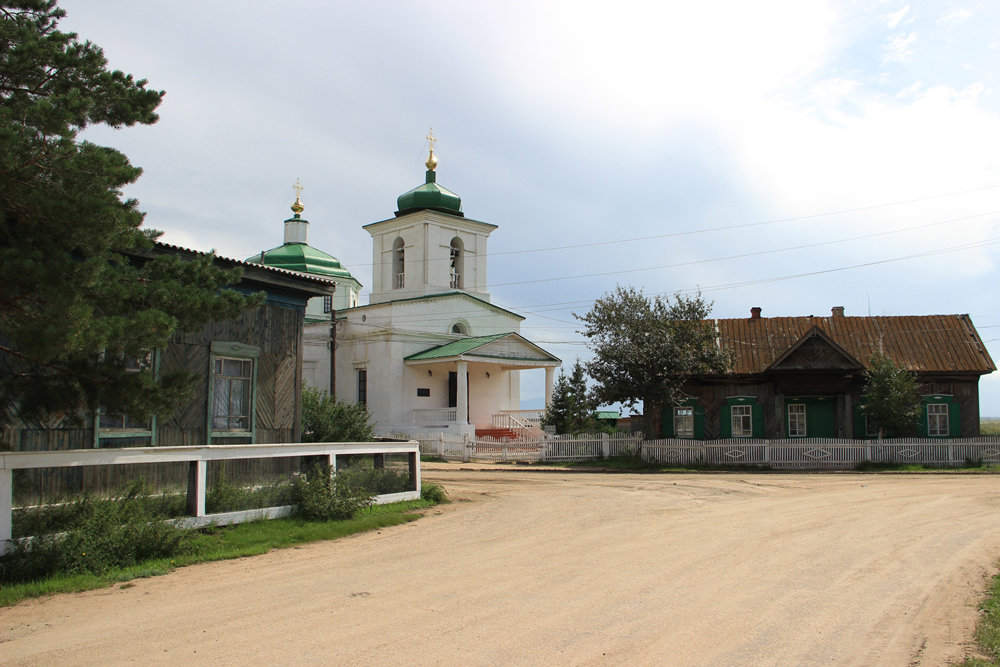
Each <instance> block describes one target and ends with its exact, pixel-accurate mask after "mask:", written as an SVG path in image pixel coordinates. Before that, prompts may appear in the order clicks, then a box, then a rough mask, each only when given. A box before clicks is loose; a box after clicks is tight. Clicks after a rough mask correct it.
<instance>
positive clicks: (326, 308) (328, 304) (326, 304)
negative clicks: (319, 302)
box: [323, 294, 333, 313]
mask: <svg viewBox="0 0 1000 667" xmlns="http://www.w3.org/2000/svg"><path fill="white" fill-rule="evenodd" d="M332 311H333V295H331V294H327V295H326V296H324V297H323V312H324V313H329V312H332Z"/></svg>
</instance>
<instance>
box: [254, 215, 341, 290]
mask: <svg viewBox="0 0 1000 667" xmlns="http://www.w3.org/2000/svg"><path fill="white" fill-rule="evenodd" d="M295 217H296V218H297V217H298V216H295ZM263 254H264V261H261V256H260V255H254V256H253V257H250V258H248V259H247V261H248V262H254V263H256V264H263V265H264V266H273V267H274V268H276V269H286V270H288V271H300V272H302V273H312V274H314V275H317V276H321V277H323V278H331V279H340V280H352V281H354V282H357V280H356V279H355V278H354V276H352V275H351V272H350V271H348V270H347V269H345V268H344V267H343V265H341V263H340V261H339V260H338V259H337V258H336V257H333V256H331V255H328V254H326V253H325V252H323V251H322V250H317V249H316V248H313V247H312V246H310V245H307V244H305V243H286V244H285V245H283V246H279V247H277V248H272V249H271V250H265V251H264V253H263ZM359 284H360V283H359Z"/></svg>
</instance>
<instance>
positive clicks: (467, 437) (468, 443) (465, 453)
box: [462, 433, 472, 463]
mask: <svg viewBox="0 0 1000 667" xmlns="http://www.w3.org/2000/svg"><path fill="white" fill-rule="evenodd" d="M462 438H463V440H464V441H465V447H463V448H462V463H468V462H469V459H470V458H471V457H470V454H471V453H472V435H471V434H469V433H463V434H462Z"/></svg>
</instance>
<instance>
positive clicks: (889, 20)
mask: <svg viewBox="0 0 1000 667" xmlns="http://www.w3.org/2000/svg"><path fill="white" fill-rule="evenodd" d="M909 11H910V6H909V5H906V6H905V7H903V8H902V9H900V10H899V11H898V12H893V13H892V14H887V15H886V17H885V23H886V25H887V26H889V29H890V30H894V29H895V28H896V26H898V25H899V22H900V21H902V20H903V17H904V16H906V14H907V12H909Z"/></svg>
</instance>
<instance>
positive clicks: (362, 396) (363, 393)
mask: <svg viewBox="0 0 1000 667" xmlns="http://www.w3.org/2000/svg"><path fill="white" fill-rule="evenodd" d="M356 385H357V386H356V387H355V389H356V390H357V399H358V403H359V404H360V405H364V406H365V407H367V406H368V369H367V368H359V369H358V373H357V383H356Z"/></svg>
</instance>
